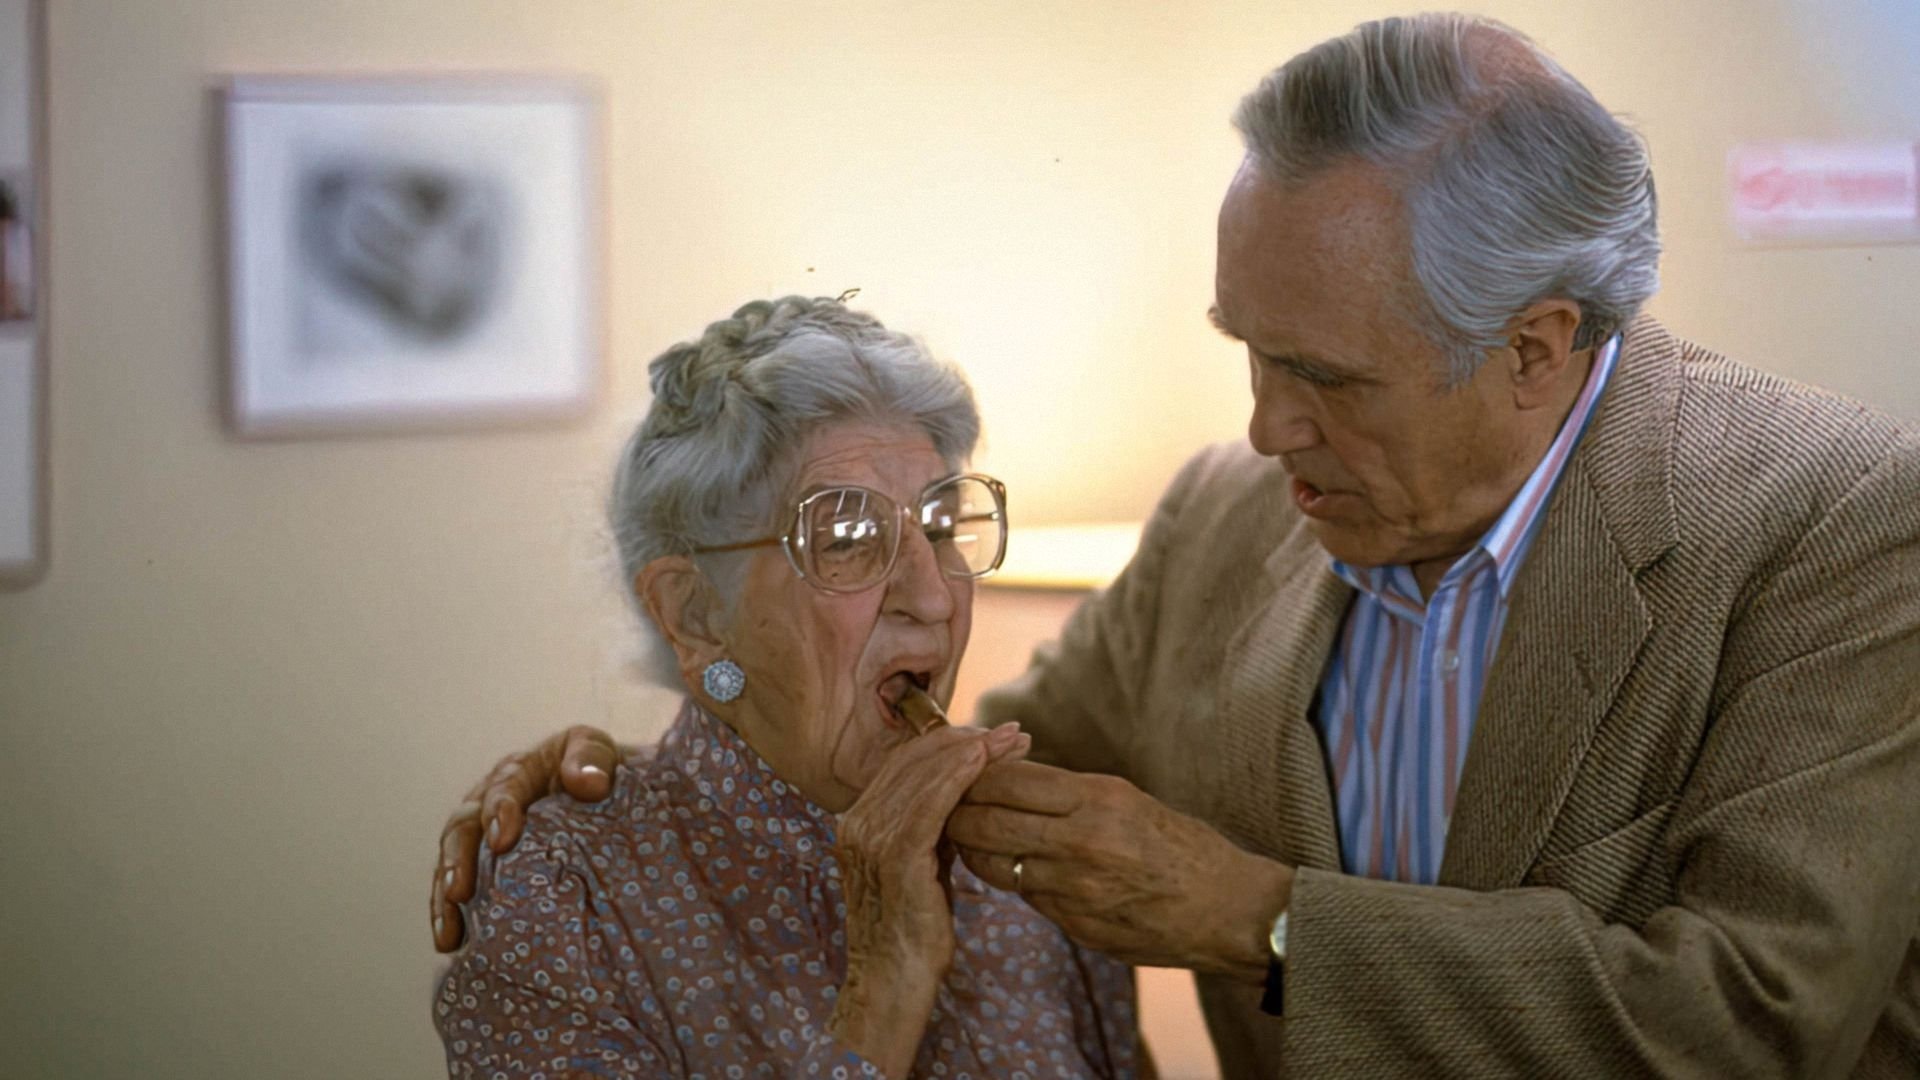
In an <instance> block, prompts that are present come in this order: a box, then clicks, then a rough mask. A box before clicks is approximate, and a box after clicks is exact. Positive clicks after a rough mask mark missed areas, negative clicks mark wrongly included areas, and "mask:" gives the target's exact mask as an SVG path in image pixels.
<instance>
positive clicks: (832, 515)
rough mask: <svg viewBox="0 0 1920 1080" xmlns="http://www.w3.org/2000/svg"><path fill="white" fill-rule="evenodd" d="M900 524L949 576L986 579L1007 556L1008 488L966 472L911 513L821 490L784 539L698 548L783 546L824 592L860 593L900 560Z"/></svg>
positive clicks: (936, 485)
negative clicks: (921, 538)
mask: <svg viewBox="0 0 1920 1080" xmlns="http://www.w3.org/2000/svg"><path fill="white" fill-rule="evenodd" d="M903 523H906V524H908V525H911V526H912V527H914V528H918V529H919V530H920V531H921V532H922V533H923V534H925V535H926V538H927V542H928V543H929V544H932V545H933V555H934V560H935V561H936V562H937V563H938V564H939V566H940V572H941V573H943V574H945V575H947V576H948V577H956V578H983V577H986V576H987V575H988V574H991V573H993V572H994V571H995V570H998V569H999V568H1000V560H1001V559H1002V558H1004V557H1005V556H1006V553H1007V488H1006V485H1004V484H1002V483H1001V482H1000V481H998V480H995V479H994V478H993V477H991V476H981V475H979V474H977V473H967V474H964V475H961V476H950V477H947V478H946V479H944V480H936V481H934V482H933V483H932V484H929V485H928V486H927V488H926V490H925V491H922V492H921V493H920V498H919V499H918V501H917V502H916V504H915V507H914V509H913V510H911V511H910V510H908V509H907V508H906V507H903V506H901V505H900V504H898V503H896V502H894V501H893V500H892V499H889V498H887V497H886V496H885V495H882V494H880V493H879V492H877V491H873V490H871V489H869V488H863V487H851V486H849V487H833V488H827V489H825V490H824V491H816V492H814V493H813V494H811V495H808V496H807V497H806V498H804V499H802V500H800V505H799V506H796V507H795V508H794V512H793V524H792V526H791V527H789V528H788V530H787V531H786V533H785V534H783V535H781V536H768V537H763V538H761V539H759V540H745V541H742V542H740V543H738V544H723V545H720V546H718V547H703V548H695V549H694V551H695V553H696V554H698V553H702V552H721V551H743V550H745V549H747V548H754V547H763V546H765V545H767V544H779V545H780V546H781V547H782V548H783V549H785V551H786V553H787V561H788V562H789V563H791V564H793V569H794V572H795V573H798V574H799V575H800V577H801V578H802V579H803V580H805V581H806V582H807V583H808V584H810V585H812V586H813V587H814V588H816V589H820V590H822V591H823V592H830V593H855V592H861V591H863V590H866V589H871V588H873V587H874V586H875V585H878V584H880V583H881V582H883V581H885V580H886V579H887V575H888V574H891V573H892V572H893V564H894V561H895V560H896V559H898V558H899V556H900V537H901V535H902V532H903V527H902V526H903Z"/></svg>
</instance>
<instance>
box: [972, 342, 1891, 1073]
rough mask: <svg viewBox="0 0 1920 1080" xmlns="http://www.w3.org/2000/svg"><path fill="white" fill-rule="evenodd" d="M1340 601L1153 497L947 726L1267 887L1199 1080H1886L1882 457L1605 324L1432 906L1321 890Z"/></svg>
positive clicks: (1346, 885) (1887, 492)
mask: <svg viewBox="0 0 1920 1080" xmlns="http://www.w3.org/2000/svg"><path fill="white" fill-rule="evenodd" d="M1350 598H1351V591H1350V590H1349V589H1348V588H1347V587H1346V586H1345V585H1344V584H1343V583H1342V582H1340V580H1339V579H1338V578H1336V577H1334V576H1333V574H1332V573H1331V571H1330V570H1329V569H1328V568H1327V560H1326V556H1325V554H1324V553H1323V552H1322V551H1321V550H1320V549H1319V547H1318V546H1317V545H1316V544H1315V543H1314V541H1313V539H1312V538H1311V536H1310V535H1309V534H1308V533H1307V532H1306V530H1305V529H1304V528H1303V527H1302V521H1301V519H1300V518H1299V516H1298V514H1297V513H1296V512H1295V511H1294V509H1293V508H1292V505H1291V503H1290V500H1289V499H1288V496H1287V492H1286V484H1285V480H1284V477H1283V475H1282V474H1281V473H1280V471H1279V469H1278V467H1277V466H1276V465H1275V464H1274V463H1272V462H1269V461H1265V460H1262V459H1260V458H1258V457H1256V456H1254V455H1253V453H1252V452H1251V451H1250V450H1249V449H1247V448H1246V447H1244V446H1232V447H1218V448H1214V449H1211V450H1208V451H1205V452H1203V453H1201V454H1200V455H1199V456H1197V457H1196V458H1194V460H1193V461H1192V462H1190V463H1189V464H1188V465H1187V466H1186V468H1185V470H1184V471H1183V472H1182V473H1181V474H1180V477H1179V478H1178V479H1177V480H1176V481H1175V482H1174V484H1173V486H1172V487H1171V488H1170V489H1169V490H1168V492H1167V494H1166V496H1165V498H1164V499H1163V500H1162V502H1161V504H1160V506H1159V508H1158V510H1157V511H1156V512H1155V515H1154V517H1153V519H1152V521H1151V523H1150V524H1149V526H1148V528H1147V531H1146V534H1145V536H1144V537H1143V539H1142V541H1141V545H1140V549H1139V551H1138V552H1137V553H1136V554H1135V556H1134V559H1133V562H1132V564H1131V565H1130V566H1129V567H1128V568H1127V570H1126V572H1125V573H1124V574H1122V575H1121V577H1120V578H1119V579H1118V580H1117V581H1116V582H1115V583H1114V585H1113V586H1112V587H1111V588H1110V589H1108V590H1107V591H1105V592H1103V593H1101V594H1099V595H1097V596H1095V597H1094V598H1092V599H1090V600H1089V601H1088V602H1087V603H1086V604H1084V605H1083V606H1082V607H1081V609H1080V610H1079V611H1078V612H1077V613H1076V614H1075V615H1074V617H1073V618H1072V620H1071V621H1070V622H1069V624H1068V626H1067V628H1066V630H1065V631H1064V633H1063V636H1062V638H1061V640H1060V641H1059V642H1058V643H1057V644H1055V645H1051V646H1048V647H1047V648H1045V649H1043V650H1041V652H1040V653H1038V654H1037V655H1036V657H1035V662H1034V665H1033V667H1032V669H1031V670H1030V671H1029V672H1028V673H1027V674H1026V675H1025V676H1023V677H1022V679H1021V680H1019V681H1018V682H1016V683H1014V684H1012V685H1011V686H1009V687H1007V688H1005V689H1003V690H1000V691H997V692H995V693H994V694H992V695H990V696H989V697H988V698H986V699H985V700H983V701H982V703H981V715H982V717H983V718H984V719H986V720H988V721H989V722H996V723H997V722H1001V721H1005V720H1013V719H1017V720H1019V721H1020V722H1021V724H1022V725H1023V726H1024V727H1025V728H1026V730H1027V731H1029V732H1031V733H1032V734H1033V736H1034V738H1035V740H1036V750H1037V751H1038V753H1037V755H1036V756H1039V757H1042V758H1045V759H1048V760H1052V761H1055V762H1057V763H1060V764H1064V765H1068V766H1071V767H1074V768H1078V769H1082V770H1088V771H1098V772H1109V773H1116V774H1119V775H1122V776H1125V777H1127V778H1129V779H1131V780H1132V781H1133V782H1135V783H1136V784H1138V785H1139V786H1141V787H1142V788H1144V789H1145V790H1147V791H1148V792H1150V793H1152V794H1154V795H1155V796H1158V797H1159V798H1161V799H1163V800H1165V801H1166V802H1168V803H1170V804H1172V805H1173V806H1175V807H1177V808H1179V809H1181V810H1184V811H1186V812H1188V813H1191V814H1194V815H1196V816H1198V817H1201V818H1203V819H1205V820H1206V821H1208V822H1211V823H1212V824H1213V825H1214V826H1216V827H1217V828H1219V829H1221V830H1222V831H1223V832H1224V833H1225V834H1226V835H1227V836H1229V837H1231V838H1232V839H1233V840H1234V841H1235V842H1236V843H1238V844H1240V845H1242V846H1243V847H1245V848H1247V849H1248V850H1251V851H1255V852H1259V853H1262V854H1265V855H1268V856H1271V857H1273V858H1276V859H1280V860H1283V861H1285V862H1287V863H1289V864H1292V865H1295V866H1297V867H1299V868H1300V870H1299V874H1298V877H1297V879H1296V885H1295V887H1294V893H1293V900H1292V906H1291V909H1290V910H1291V917H1290V926H1289V948H1288V954H1289V956H1288V963H1287V974H1286V1009H1285V1012H1286V1016H1285V1018H1284V1019H1274V1018H1271V1017H1268V1016H1265V1015H1264V1014H1262V1013H1260V1012H1259V1011H1258V1008H1257V1003H1258V999H1259V990H1258V988H1257V987H1252V986H1244V985H1238V984H1232V983H1228V982H1225V981H1222V980H1219V979H1213V978H1202V979H1201V980H1200V989H1201V998H1202V1003H1203V1005H1204V1007H1205V1010H1206V1014H1207V1020H1208V1026H1209V1028H1210V1030H1211V1032H1212V1035H1213V1039H1214V1045H1215V1048H1216V1050H1217V1051H1218V1053H1219V1056H1220V1061H1221V1065H1222V1067H1223V1070H1224V1071H1225V1073H1226V1075H1228V1076H1230V1077H1241V1076H1247V1077H1251V1076H1261V1077H1271V1076H1297V1077H1314V1078H1318V1077H1344V1076H1365V1077H1381V1076H1443V1075H1444V1076H1528V1077H1539V1076H1578V1077H1599V1076H1605V1077H1613V1076H1642V1075H1681V1076H1712V1077H1729V1076H1741V1077H1745V1076H1842V1077H1844V1076H1857V1077H1893V1076H1901V1077H1914V1076H1920V435H1917V434H1916V433H1915V432H1914V431H1912V430H1910V429H1906V428H1903V427H1901V426H1900V425H1898V424H1896V423H1894V422H1893V421H1891V420H1888V419H1887V418H1885V417H1883V416H1881V415H1879V414H1877V413H1875V412H1873V411H1872V410H1870V409H1867V408H1865V407H1863V406H1861V405H1858V404H1855V403H1853V402H1850V401H1846V400H1844V399H1840V398H1837V397H1834V396H1831V395H1827V394H1824V393H1821V392H1818V391H1815V390H1811V389H1809V388H1806V387H1803V386H1799V385H1795V384H1792V383H1789V382H1787V381H1784V380H1781V379H1777V378H1773V377H1770V376H1767V375H1763V374H1761V373H1758V372H1756V371H1753V370H1750V369H1748V368H1745V367H1741V366H1739V365H1737V364H1734V363H1731V362H1729V361H1727V360H1725V359H1722V358H1721V357H1718V356H1715V355H1713V354H1711V353H1708V352H1706V351H1704V350H1702V349H1699V348H1697V347H1695V346H1693V345H1690V344H1688V343H1685V342H1682V341H1679V340H1677V339H1675V338H1673V337H1672V336H1670V335H1669V334H1668V333H1667V332H1666V331H1665V330H1664V329H1663V328H1662V327H1661V326H1660V325H1659V324H1658V323H1656V322H1654V321H1653V320H1651V319H1645V318H1643V319H1641V320H1639V321H1637V322H1636V323H1634V325H1633V326H1632V327H1631V329H1630V330H1629V331H1628V333H1627V335H1626V344H1625V350H1624V352H1623V355H1622V359H1621V362H1620V365H1619V367H1618V369H1617V370H1616V372H1615V374H1614V377H1613V381H1612V383H1611V384H1610V385H1609V387H1608V389H1607V393H1606V396H1605V398H1604V399H1603V400H1602V402H1601V405H1600V409H1599V412H1598V413H1597V414H1596V416H1595V418H1594V421H1593V425H1592V427H1590V428H1589V429H1588V431H1587V433H1586V436H1585V438H1584V439H1583V440H1582V442H1581V444H1580V446H1579V448H1578V449H1577V451H1576V452H1575V455H1574V457H1573V458H1572V460H1571V462H1570V464H1569V465H1568V468H1567V471H1566V473H1565V475H1564V477H1563V479H1562V481H1561V484H1560V487H1559V489H1558V491H1557V493H1556V494H1555V496H1554V499H1553V502H1552V504H1551V507H1550V509H1549V510H1548V513H1547V516H1546V519H1545V520H1544V522H1543V523H1542V526H1541V532H1540V533H1539V535H1538V538H1537V540H1536V542H1535V545H1534V547H1533V549H1532V553H1531V554H1530V556H1529V558H1528V560H1527V562H1526V564H1525V566H1524V567H1523V568H1522V570H1521V575H1520V578H1519V579H1518V581H1517V582H1516V584H1515V590H1514V595H1513V601H1512V608H1511V611H1510V615H1509V620H1508V623H1507V627H1506V631H1505V634H1504V636H1503V638H1502V641H1501V644H1500V649H1499V653H1498V655H1497V657H1496V658H1495V662H1494V665H1493V668H1492V670H1491V671H1490V673H1489V675H1488V682H1487V688H1486V696H1485V699H1484V701H1483V703H1482V706H1481V711H1480V715H1479V721H1478V724H1477V727H1476V729H1475V731H1474V734H1473V738H1472V742H1471V744H1470V745H1469V748H1468V754H1467V762H1466V766H1465V772H1464V773H1463V774H1462V777H1461V781H1460V795H1459V801H1458V803H1457V805H1456V809H1455V813H1454V816H1453V820H1452V824H1451V829H1450V832H1449V836H1448V842H1447V851H1446V857H1445V860H1444V864H1443V867H1442V870H1441V881H1440V884H1439V885H1438V886H1411V885H1402V884H1394V883H1388V882H1380V881H1371V880H1363V879H1359V878H1353V877H1348V876H1345V875H1342V874H1340V873H1339V872H1338V870H1339V865H1340V863H1339V850H1338V847H1337V846H1336V843H1335V835H1334V828H1335V825H1334V820H1335V819H1334V814H1333V806H1332V800H1331V797H1330V794H1329V787H1328V780H1327V769H1326V765H1325V759H1324V756H1323V754H1322V748H1321V746H1320V743H1319V740H1318V736H1317V735H1316V733H1315V729H1314V727H1313V725H1312V723H1311V721H1310V712H1309V709H1310V706H1311V703H1312V699H1313V695H1314V691H1315V688H1316V685H1317V683H1318V681H1319V678H1320V674H1321V669H1322V667H1323V665H1324V664H1325V662H1326V659H1327V656H1328V652H1329V650H1330V648H1331V647H1332V643H1333V641H1334V636H1335V632H1336V630H1337V628H1338V626H1339V624H1340V620H1341V618H1342V615H1343V613H1344V612H1345V610H1346V607H1347V604H1348V601H1349V600H1350Z"/></svg>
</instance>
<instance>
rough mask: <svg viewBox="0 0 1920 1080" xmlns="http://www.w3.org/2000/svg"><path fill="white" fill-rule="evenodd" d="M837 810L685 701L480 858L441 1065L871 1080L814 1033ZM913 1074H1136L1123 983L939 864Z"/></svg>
mask: <svg viewBox="0 0 1920 1080" xmlns="http://www.w3.org/2000/svg"><path fill="white" fill-rule="evenodd" d="M833 829H834V818H833V815H831V814H829V813H827V812H826V811H824V810H822V809H820V808H819V807H817V806H815V805H813V804H812V803H811V802H809V801H808V800H807V799H806V798H805V797H804V796H802V795H801V794H800V793H799V792H798V791H797V790H795V789H793V788H792V787H789V786H788V785H787V784H785V783H784V782H782V781H781V780H780V779H779V778H777V777H775V776H774V775H773V774H772V773H771V772H770V771H769V770H768V768H767V765H766V763H765V762H764V761H762V760H761V759H760V757H759V756H758V755H757V754H755V753H754V752H753V750H752V749H751V748H750V747H749V746H747V744H746V743H745V742H744V741H742V740H741V739H740V737H739V736H738V735H737V734H735V733H734V732H733V730H732V729H731V728H729V727H727V725H726V724H724V723H723V722H721V721H719V720H716V719H714V718H713V717H711V716H709V715H707V714H706V713H705V712H704V711H702V710H701V709H699V708H698V707H697V706H695V705H694V704H693V703H692V702H691V701H689V702H687V703H686V704H685V705H684V706H683V707H682V708H681V711H680V715H679V717H678V719H676V720H675V722H674V724H673V726H672V728H671V729H669V730H668V732H667V734H666V735H665V736H664V737H663V738H662V740H661V742H660V744H659V745H658V746H657V747H655V748H654V749H653V750H651V751H646V752H642V753H641V754H639V755H637V756H635V757H634V758H632V759H631V760H629V761H627V762H626V763H624V764H622V765H621V766H620V767H619V768H618V769H617V770H616V775H615V777H614V790H613V793H612V795H611V796H610V797H609V798H607V799H606V800H605V801H603V802H599V803H593V804H585V803H579V802H575V801H573V800H572V799H569V798H566V797H565V796H559V797H554V798H548V799H544V800H542V801H541V802H539V803H538V804H536V805H535V806H534V807H533V809H532V811H531V812H530V813H529V814H528V818H527V826H526V833H525V835H524V836H523V837H522V838H521V840H520V843H519V844H518V845H517V846H516V847H515V848H514V849H513V850H512V851H511V852H509V853H507V854H505V855H502V856H499V857H498V858H494V859H490V860H488V861H487V862H483V864H482V867H481V875H480V884H479V889H478V894H477V895H476V896H475V897H474V899H473V900H472V901H471V902H469V903H468V904H467V908H466V910H467V920H468V926H467V941H468V944H467V947H466V949H465V950H464V951H463V952H461V953H460V954H459V955H458V956H457V957H456V958H455V960H454V963H453V966H452V968H451V969H450V970H449V971H448V972H447V974H446V976H445V977H444V978H443V979H442V980H441V983H440V988H439V993H438V994H437V996H436V999H435V1003H434V1021H435V1025H436V1026H437V1027H438V1029H439V1032H440V1037H441V1040H442V1042H443V1043H444V1044H445V1046H446V1050H447V1069H448V1073H449V1074H450V1075H451V1076H454V1077H529V1078H538V1077H547V1078H552V1080H558V1078H560V1077H573V1076H607V1077H615V1076H617V1077H656V1076H659V1077H685V1078H689V1080H691V1078H695V1077H709V1078H714V1080H721V1078H736V1077H789V1076H822V1077H878V1076H881V1075H882V1074H881V1073H880V1071H879V1070H878V1069H876V1068H875V1067H874V1066H873V1065H872V1064H871V1063H869V1062H867V1061H865V1060H864V1059H862V1058H861V1057H860V1056H859V1055H857V1054H855V1053H853V1052H852V1051H850V1050H848V1049H846V1048H845V1047H843V1046H840V1045H838V1044H837V1043H836V1042H835V1040H834V1039H833V1037H832V1036H831V1035H829V1034H828V1031H827V1025H828V1020H829V1019H830V1018H831V1016H832V1014H833V1006H834V998H835V996H836V994H837V993H838V989H839V986H840V983H841V981H842V980H843V978H844V977H845V973H846V933H845V928H844V927H845V920H846V903H845V901H844V899H843V898H842V894H841V885H840V868H839V866H838V864H837V863H836V862H835V860H834V857H833V854H832V848H833ZM952 881H953V903H954V933H955V938H956V941H957V948H956V950H955V953H954V958H953V965H952V968H951V970H950V971H949V972H948V975H947V978H946V982H945V984H944V985H943V986H942V987H941V989H940V991H939V993H938V996H937V998H936V1001H935V1004H934V1008H933V1014H932V1016H931V1018H930V1019H929V1020H928V1022H927V1029H926V1034H925V1036H924V1037H923V1038H922V1039H921V1042H920V1049H919V1055H918V1057H917V1059H916V1060H915V1062H914V1066H913V1071H912V1074H911V1075H912V1076H914V1077H947V1078H952V1080H966V1078H976V1080H978V1078H985V1077H1026V1078H1031V1080H1039V1078H1041V1077H1132V1076H1134V1075H1135V1073H1136V1070H1137V1068H1138V1065H1137V1056H1136V1055H1137V1041H1136V1040H1137V1034H1136V1032H1137V1019H1136V1014H1135V1007H1134V991H1133V975H1132V972H1131V970H1130V969H1128V968H1127V967H1126V966H1125V965H1123V964H1120V963H1119V962H1117V961H1115V960H1112V959H1110V958H1108V957H1105V956H1102V955H1100V954H1098V953H1094V952H1091V951H1088V950H1084V949H1081V948H1079V947H1077V946H1075V945H1073V944H1072V943H1071V942H1069V941H1068V940H1067V939H1066V937H1065V936H1064V935H1063V934H1062V933H1061V932H1060V930H1059V929H1058V928H1057V927H1055V926H1054V925H1053V924H1052V923H1050V922H1048V921H1047V920H1046V919H1045V918H1044V917H1042V916H1041V915H1039V914H1038V913H1037V912H1035V911H1034V910H1033V909H1032V908H1030V907H1028V906H1027V905H1026V903H1025V902H1024V901H1022V900H1021V899H1020V898H1019V897H1018V896H1015V895H1012V894H1010V893H1006V892H1002V891H1000V890H998V889H995V888H993V887H992V886H990V885H987V884H986V883H985V882H983V881H981V880H980V879H979V878H978V877H976V876H974V875H973V874H972V873H971V872H969V871H968V870H967V868H966V867H965V865H964V864H961V863H959V862H957V861H956V862H955V864H954V866H953V873H952Z"/></svg>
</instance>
